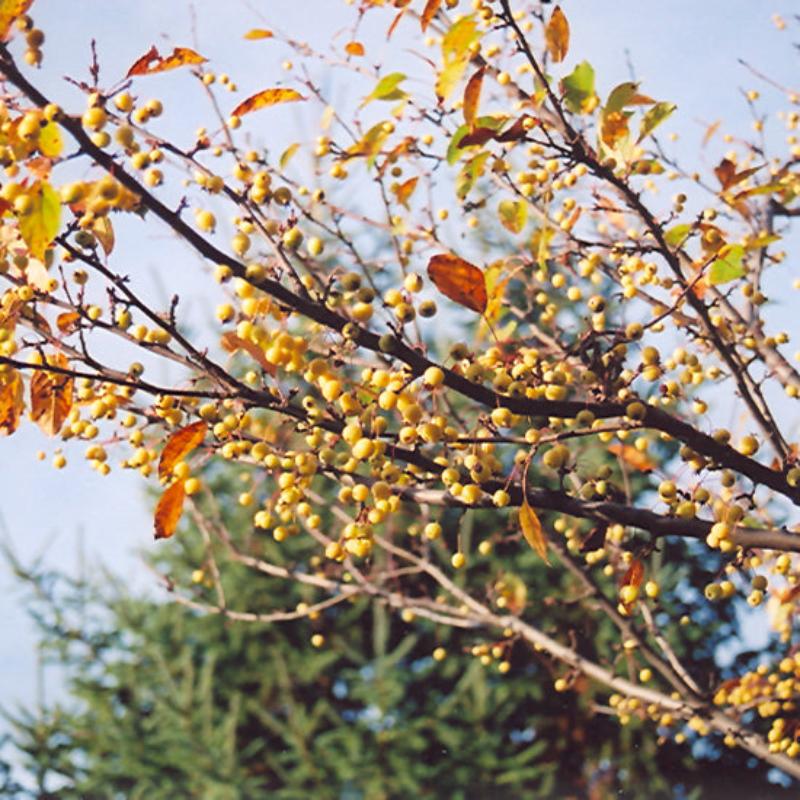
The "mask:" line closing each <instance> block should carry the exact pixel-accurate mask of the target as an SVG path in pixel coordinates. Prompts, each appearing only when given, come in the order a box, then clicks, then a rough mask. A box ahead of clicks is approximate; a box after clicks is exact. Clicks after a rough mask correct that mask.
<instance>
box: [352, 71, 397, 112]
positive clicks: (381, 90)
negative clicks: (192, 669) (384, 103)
mask: <svg viewBox="0 0 800 800" xmlns="http://www.w3.org/2000/svg"><path fill="white" fill-rule="evenodd" d="M406 77H407V76H406V75H405V74H404V73H402V72H391V73H389V74H388V75H384V77H383V78H381V79H380V80H379V81H378V83H377V84H375V88H374V89H373V90H372V92H370V94H368V95H367V96H366V97H365V98H364V101H363V102H362V103H361V105H362V106H365V105H367V103H371V102H372V101H373V100H402V99H403V98H404V97H405V96H406V93H405V92H404V91H403V90H402V89H399V88H398V87H399V86H400V84H401V83H402V82H403V81H404V80H405V79H406Z"/></svg>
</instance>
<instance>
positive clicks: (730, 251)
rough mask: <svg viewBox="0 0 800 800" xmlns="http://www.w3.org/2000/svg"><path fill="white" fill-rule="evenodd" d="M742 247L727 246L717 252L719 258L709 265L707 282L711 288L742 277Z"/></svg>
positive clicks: (736, 245)
mask: <svg viewBox="0 0 800 800" xmlns="http://www.w3.org/2000/svg"><path fill="white" fill-rule="evenodd" d="M743 258H744V247H743V246H742V245H740V244H727V245H725V247H723V248H722V249H721V250H720V251H719V258H717V260H716V261H714V263H713V264H712V265H711V269H710V270H709V273H708V281H709V283H710V284H711V285H712V286H718V285H719V284H722V283H728V282H729V281H733V280H736V279H737V278H741V277H742V276H743V275H744V264H743Z"/></svg>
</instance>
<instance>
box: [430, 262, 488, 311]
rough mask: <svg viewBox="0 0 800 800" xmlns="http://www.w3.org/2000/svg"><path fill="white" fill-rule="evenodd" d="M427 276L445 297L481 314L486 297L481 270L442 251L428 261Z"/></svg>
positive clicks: (484, 280)
mask: <svg viewBox="0 0 800 800" xmlns="http://www.w3.org/2000/svg"><path fill="white" fill-rule="evenodd" d="M428 277H429V278H430V279H431V280H432V281H433V283H434V285H435V286H436V288H437V289H438V290H439V291H440V292H441V293H442V294H443V295H445V297H449V298H450V299H451V300H453V301H454V302H456V303H458V304H459V305H462V306H465V307H466V308H469V309H472V311H477V312H478V313H479V314H483V313H484V311H486V304H487V302H488V297H487V294H486V278H485V276H484V274H483V270H482V269H480V268H479V267H476V266H475V265H474V264H470V263H469V261H465V260H464V259H463V258H459V257H458V256H454V255H451V254H450V253H442V254H441V255H438V256H433V257H432V258H431V260H430V261H429V262H428Z"/></svg>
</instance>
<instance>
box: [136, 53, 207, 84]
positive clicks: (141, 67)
mask: <svg viewBox="0 0 800 800" xmlns="http://www.w3.org/2000/svg"><path fill="white" fill-rule="evenodd" d="M206 61H208V59H207V58H204V57H203V56H201V55H200V53H196V52H195V51H194V50H192V49H190V48H188V47H176V48H175V49H174V50H173V51H172V52H171V53H170V54H169V55H168V56H162V55H161V54H160V53H159V52H158V48H157V47H156V46H155V45H153V46H152V47H151V48H150V49H149V50H148V51H147V52H146V53H145V54H144V55H143V56H142V57H141V58H139V59H137V60H136V61H135V62H134V63H133V66H132V67H131V68H130V69H129V70H128V75H127V77H128V78H132V77H133V76H135V75H154V74H155V73H157V72H167V71H168V70H171V69H177V68H178V67H185V66H191V65H194V64H204V63H205V62H206Z"/></svg>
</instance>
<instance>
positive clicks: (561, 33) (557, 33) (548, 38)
mask: <svg viewBox="0 0 800 800" xmlns="http://www.w3.org/2000/svg"><path fill="white" fill-rule="evenodd" d="M544 42H545V44H546V45H547V52H548V53H550V58H552V59H553V61H556V62H559V61H563V60H564V58H565V57H566V55H567V50H569V22H567V18H566V16H564V12H563V11H562V10H561V6H556V7H555V8H554V9H553V13H552V14H551V15H550V21H549V22H548V23H547V27H546V28H545V29H544Z"/></svg>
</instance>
